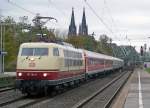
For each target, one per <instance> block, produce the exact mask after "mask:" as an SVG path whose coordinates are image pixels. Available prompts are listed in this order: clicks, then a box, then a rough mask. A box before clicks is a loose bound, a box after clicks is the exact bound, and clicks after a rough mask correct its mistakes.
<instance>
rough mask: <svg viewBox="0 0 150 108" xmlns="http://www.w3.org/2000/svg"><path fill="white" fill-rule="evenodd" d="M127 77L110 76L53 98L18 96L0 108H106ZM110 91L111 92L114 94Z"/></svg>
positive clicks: (126, 75) (127, 74) (121, 75)
mask: <svg viewBox="0 0 150 108" xmlns="http://www.w3.org/2000/svg"><path fill="white" fill-rule="evenodd" d="M118 75H119V76H118ZM129 75H130V73H129V72H128V73H126V74H121V73H120V74H116V75H115V74H114V75H113V74H112V75H110V76H108V78H100V79H97V80H95V81H90V82H88V83H85V84H83V85H81V87H78V88H75V89H71V90H69V91H67V92H64V93H61V94H60V95H56V96H54V97H51V96H50V97H49V96H48V97H40V98H29V97H27V96H21V95H20V96H18V97H16V98H15V99H12V100H9V101H6V102H3V103H2V102H0V106H1V107H2V108H11V107H14V108H16V107H17V108H37V107H39V108H40V107H42V108H48V107H52V108H71V107H73V108H82V107H83V108H91V107H92V108H93V105H94V106H95V104H97V103H95V102H96V101H97V102H98V103H100V104H101V105H100V106H99V105H97V106H98V108H108V107H109V105H110V104H111V102H112V100H113V99H114V97H115V95H116V94H117V93H118V91H119V89H120V88H121V86H123V83H125V80H126V79H127V78H128V77H129ZM112 79H114V80H112ZM98 80H99V81H98ZM118 82H120V83H118ZM100 83H101V84H100ZM105 83H106V84H105ZM94 84H96V85H94ZM102 85H103V86H102ZM82 86H83V87H82ZM84 86H85V87H84ZM88 86H91V87H89V88H90V89H88V88H87V87H88ZM115 86H117V87H115ZM94 87H95V88H96V89H95V92H93V90H92V89H93V88H94ZM97 88H99V89H97ZM85 90H87V91H85ZM110 90H113V91H114V92H113V91H110ZM88 91H89V92H88ZM84 92H85V93H84ZM89 95H90V96H89ZM100 95H101V96H100ZM108 95H109V96H108ZM96 98H99V99H96ZM0 100H1V99H0ZM98 100H100V101H98ZM94 108H96V107H94Z"/></svg>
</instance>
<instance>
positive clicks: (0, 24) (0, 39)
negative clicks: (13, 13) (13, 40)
mask: <svg viewBox="0 0 150 108" xmlns="http://www.w3.org/2000/svg"><path fill="white" fill-rule="evenodd" d="M0 27H1V28H0V51H1V52H2V39H3V38H2V23H0ZM2 71H3V65H2V54H1V55H0V73H2Z"/></svg>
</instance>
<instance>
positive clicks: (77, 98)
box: [27, 73, 123, 108]
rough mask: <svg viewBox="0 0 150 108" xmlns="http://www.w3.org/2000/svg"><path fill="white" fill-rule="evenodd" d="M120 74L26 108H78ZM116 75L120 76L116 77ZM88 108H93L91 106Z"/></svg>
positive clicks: (89, 83) (91, 82)
mask: <svg viewBox="0 0 150 108" xmlns="http://www.w3.org/2000/svg"><path fill="white" fill-rule="evenodd" d="M120 74H121V73H116V74H112V75H109V76H107V77H105V78H100V79H97V80H94V81H90V82H88V83H85V84H83V85H81V86H80V87H78V88H74V89H72V90H69V91H67V92H65V93H62V94H60V95H57V96H55V97H53V98H49V99H46V100H45V101H42V102H39V103H37V104H34V105H32V104H30V105H29V106H27V108H37V107H38V108H41V107H42V108H49V107H51V108H71V107H74V108H78V105H79V103H82V102H83V100H85V98H86V99H87V98H88V97H89V95H90V96H91V94H92V95H93V93H96V92H97V91H99V89H102V87H104V86H105V85H106V84H107V85H108V83H110V81H112V80H113V79H115V81H116V80H117V78H121V77H122V76H123V74H121V75H120ZM118 75H120V76H119V77H118ZM116 77H117V78H116ZM113 81H114V80H113ZM100 94H101V93H100ZM93 99H94V98H93ZM79 108H80V106H79ZM85 108H86V107H85ZM89 108H93V106H91V107H89ZM98 108H101V107H98Z"/></svg>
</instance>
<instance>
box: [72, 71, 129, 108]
mask: <svg viewBox="0 0 150 108" xmlns="http://www.w3.org/2000/svg"><path fill="white" fill-rule="evenodd" d="M127 73H128V72H127ZM127 73H125V72H123V73H122V74H121V75H119V76H118V77H116V78H115V79H113V80H111V81H110V82H109V83H107V84H106V85H105V86H104V87H102V88H101V89H99V90H98V91H96V92H95V93H93V94H92V95H90V96H89V97H87V98H85V99H84V100H82V101H80V102H78V103H77V104H75V105H74V106H73V107H72V108H82V107H83V106H84V105H86V104H87V103H88V102H90V101H91V100H92V99H94V97H96V96H98V95H99V94H100V93H102V92H103V91H104V90H105V89H107V88H109V87H110V86H111V84H113V83H114V82H116V81H118V80H119V79H120V78H122V77H123V76H124V75H126V74H127ZM110 102H111V100H110V101H109V102H108V104H110ZM105 106H106V107H107V106H108V105H105Z"/></svg>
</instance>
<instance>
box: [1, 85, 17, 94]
mask: <svg viewBox="0 0 150 108" xmlns="http://www.w3.org/2000/svg"><path fill="white" fill-rule="evenodd" d="M13 89H14V87H12V86H10V87H1V88H0V93H1V92H5V91H9V90H13Z"/></svg>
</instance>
